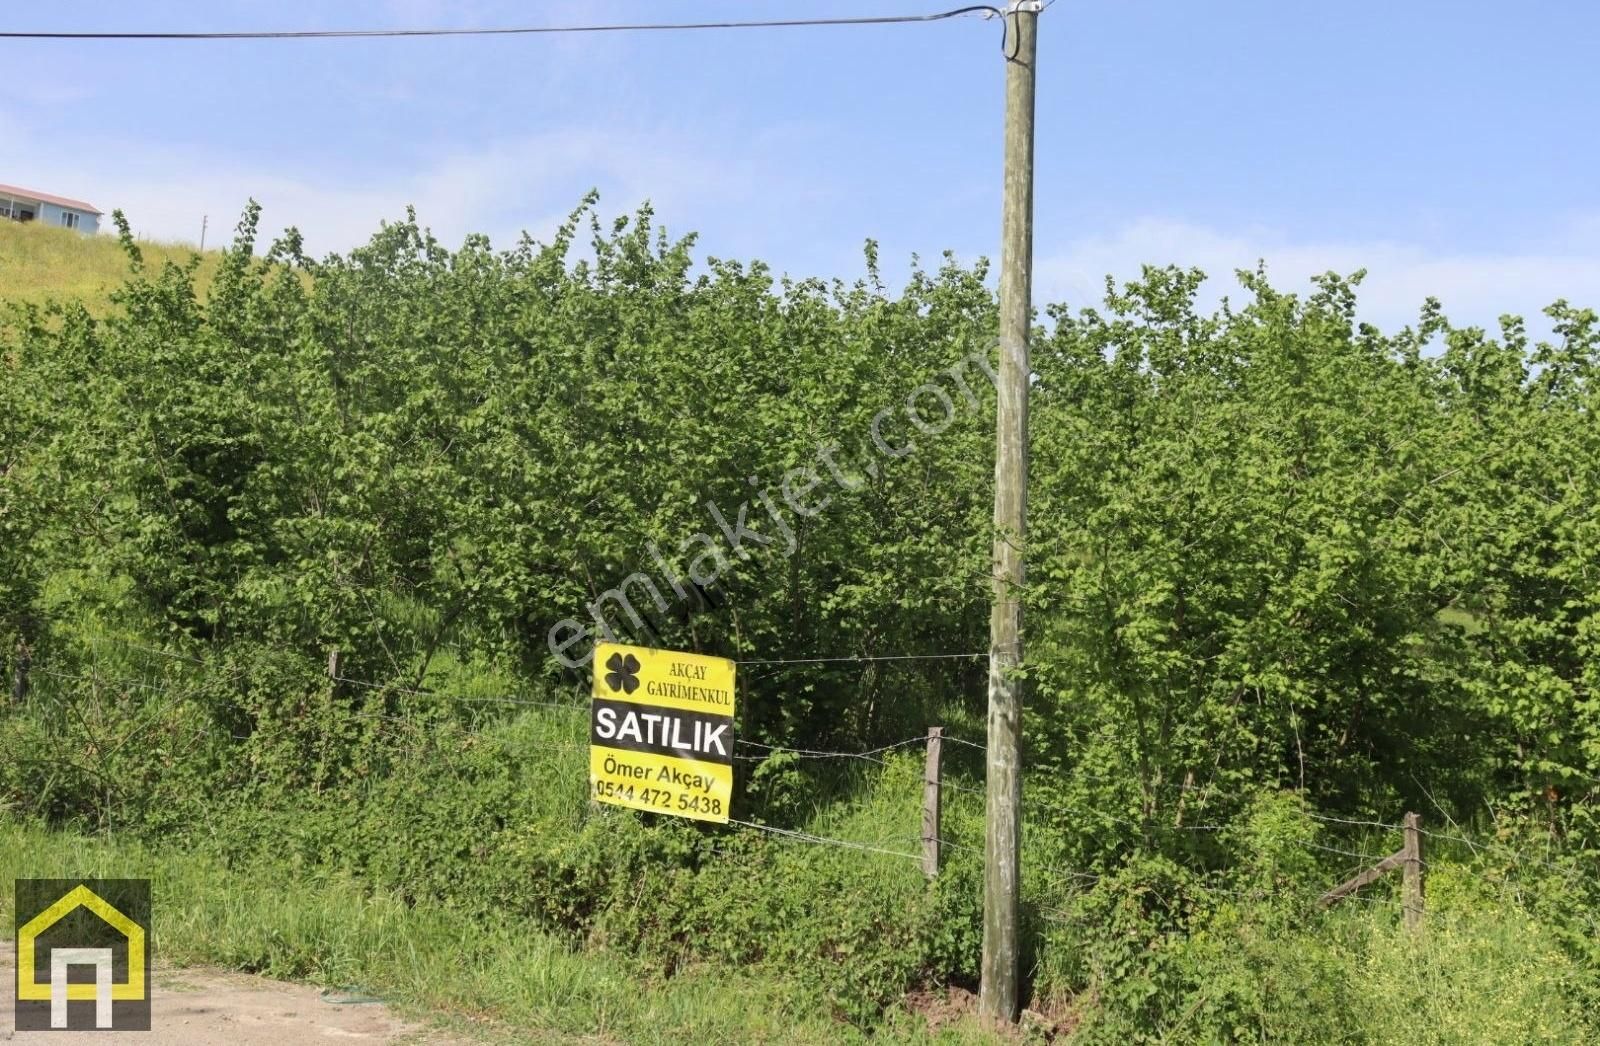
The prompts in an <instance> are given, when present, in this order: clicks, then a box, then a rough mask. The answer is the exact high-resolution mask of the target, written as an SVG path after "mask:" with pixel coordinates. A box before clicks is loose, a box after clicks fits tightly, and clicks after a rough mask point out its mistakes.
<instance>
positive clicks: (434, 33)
mask: <svg viewBox="0 0 1600 1046" xmlns="http://www.w3.org/2000/svg"><path fill="white" fill-rule="evenodd" d="M976 14H981V15H983V16H984V17H985V18H994V17H997V16H1000V15H1003V14H1005V12H1004V11H1003V10H1002V9H1000V8H998V7H991V6H990V5H988V4H972V5H969V6H967V7H958V8H955V9H954V10H950V11H939V12H935V13H933V14H917V15H877V16H863V17H856V18H785V19H764V20H759V21H743V22H655V23H630V24H611V25H550V26H501V27H497V28H494V27H492V28H481V29H296V30H240V31H236V32H114V31H103V32H46V31H6V32H0V39H7V40H335V39H354V38H362V39H373V38H383V37H439V36H534V35H545V34H557V33H634V32H657V31H680V30H694V29H792V28H803V27H813V26H817V27H829V26H870V25H911V24H918V23H928V22H942V21H945V20H946V19H950V18H959V17H961V16H963V15H976Z"/></svg>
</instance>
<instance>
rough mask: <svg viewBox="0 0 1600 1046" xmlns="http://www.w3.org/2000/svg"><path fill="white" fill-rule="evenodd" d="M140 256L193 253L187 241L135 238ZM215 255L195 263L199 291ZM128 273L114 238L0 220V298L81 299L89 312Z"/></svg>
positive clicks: (156, 258)
mask: <svg viewBox="0 0 1600 1046" xmlns="http://www.w3.org/2000/svg"><path fill="white" fill-rule="evenodd" d="M139 247H140V249H141V250H142V251H144V256H145V260H146V261H147V262H149V263H150V264H151V265H155V266H159V265H161V263H163V262H166V261H173V262H182V261H185V260H187V259H189V258H192V257H193V256H194V255H195V253H196V252H195V250H194V248H193V247H190V246H188V245H187V244H178V243H158V242H155V241H149V240H141V241H139ZM218 257H219V255H218V253H217V252H215V251H207V252H206V255H205V258H204V260H203V261H202V262H201V264H200V271H199V273H198V283H199V287H200V290H201V291H202V293H203V292H204V290H205V288H206V287H207V286H208V285H209V284H210V282H211V276H212V273H214V272H215V271H216V265H217V258H218ZM127 277H128V259H127V256H126V255H124V254H123V253H122V247H121V245H120V244H118V243H117V239H116V237H115V236H108V235H100V236H81V235H79V234H78V233H75V232H72V231H70V230H68V229H56V228H51V227H50V226H48V225H41V224H39V223H38V222H29V223H27V224H22V223H19V222H9V221H0V301H5V302H28V303H32V304H42V303H44V302H45V301H48V300H50V299H52V298H54V299H57V300H68V301H81V302H83V303H84V304H85V305H86V306H88V308H89V310H90V311H91V312H96V313H98V312H101V311H103V310H104V309H105V308H106V307H107V306H108V305H109V304H110V295H111V292H112V291H113V290H114V289H115V288H117V287H118V286H120V285H121V284H122V282H123V281H124V280H126V279H127Z"/></svg>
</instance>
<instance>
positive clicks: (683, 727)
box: [589, 643, 734, 823]
mask: <svg viewBox="0 0 1600 1046" xmlns="http://www.w3.org/2000/svg"><path fill="white" fill-rule="evenodd" d="M733 674H734V664H733V662H732V661H728V660H725V659H723V658H720V657H706V656H705V655H703V654H685V653H680V652H678V651H674V650H650V649H648V648H646V647H636V646H622V645H620V644H617V643H601V644H599V645H598V646H596V648H595V655H594V691H593V699H594V700H593V706H592V709H591V712H590V720H589V795H590V796H591V797H592V798H593V799H595V800H596V801H597V802H602V803H612V804H615V805H617V806H628V807H632V808H633V809H635V810H649V811H651V812H653V813H658V814H674V815H676V816H678V817H693V818H695V819H697V820H701V821H718V822H721V823H727V820H728V804H729V801H730V800H731V799H732V798H733Z"/></svg>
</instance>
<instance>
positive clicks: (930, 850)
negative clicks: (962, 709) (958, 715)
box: [922, 726, 944, 879]
mask: <svg viewBox="0 0 1600 1046" xmlns="http://www.w3.org/2000/svg"><path fill="white" fill-rule="evenodd" d="M943 747H944V727H942V726H930V727H928V755H927V763H926V764H925V766H924V769H923V773H922V873H923V874H924V875H926V876H927V877H928V878H930V879H931V878H933V877H934V876H936V875H938V874H939V798H940V797H939V790H940V786H941V784H942V782H943V777H942V774H941V771H940V768H939V756H940V750H941V749H942V748H943Z"/></svg>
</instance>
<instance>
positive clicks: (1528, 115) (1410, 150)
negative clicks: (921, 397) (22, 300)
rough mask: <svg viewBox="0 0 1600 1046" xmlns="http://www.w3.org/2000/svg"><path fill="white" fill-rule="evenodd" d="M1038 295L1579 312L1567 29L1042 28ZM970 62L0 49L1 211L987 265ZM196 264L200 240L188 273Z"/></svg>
mask: <svg viewBox="0 0 1600 1046" xmlns="http://www.w3.org/2000/svg"><path fill="white" fill-rule="evenodd" d="M944 6H955V5H954V4H946V3H945V2H944V0H837V2H835V0H809V2H807V0H743V2H728V0H588V2H580V0H570V2H569V0H559V2H558V0H548V2H523V3H509V2H506V3H502V2H490V0H484V2H473V0H469V2H465V3H443V2H436V0H351V2H344V3H337V4H334V3H312V2H309V0H277V2H273V3H266V2H248V0H214V2H211V3H208V4H205V5H198V4H193V3H176V2H168V0H155V2H144V3H133V4H128V3H119V4H111V3H103V4H102V3H88V2H83V0H57V2H56V3H53V4H51V5H38V6H30V7H29V8H28V9H27V10H26V12H25V16H19V19H18V24H17V28H40V29H106V28H111V29H129V30H146V29H190V30H192V29H271V28H336V27H349V26H362V27H368V26H396V27H400V26H419V25H450V26H487V25H507V24H539V23H548V24H558V23H571V22H595V21H626V20H680V19H691V20H698V19H704V18H715V17H723V16H726V17H757V16H761V17H788V16H796V15H800V16H811V15H817V16H828V15H856V14H877V13H905V12H921V11H932V10H938V9H940V8H942V7H944ZM1040 47H1041V60H1040V87H1039V164H1038V226H1037V227H1038V240H1037V252H1038V294H1037V297H1038V298H1039V299H1040V300H1041V301H1048V300H1066V301H1068V302H1071V303H1072V304H1075V305H1079V304H1088V303H1091V302H1092V301H1093V300H1094V299H1095V298H1097V297H1098V289H1099V285H1100V282H1101V278H1102V277H1103V276H1104V275H1105V274H1106V273H1112V274H1115V275H1118V276H1127V275H1131V274H1134V273H1136V272H1137V269H1138V265H1139V264H1140V263H1141V262H1152V263H1167V262H1178V263H1184V264H1198V265H1200V266H1202V267H1203V268H1205V269H1206V270H1207V271H1208V272H1210V273H1211V274H1212V276H1213V281H1212V287H1213V288H1214V291H1215V293H1226V292H1228V291H1229V290H1230V289H1231V288H1232V286H1233V284H1232V278H1231V275H1230V273H1231V270H1232V269H1233V268H1235V267H1239V266H1247V267H1248V266H1253V265H1254V264H1255V261H1256V259H1258V258H1264V259H1265V260H1266V262H1267V265H1268V269H1269V271H1270V272H1271V273H1272V274H1273V276H1274V279H1275V281H1276V282H1279V283H1280V284H1282V285H1285V286H1289V287H1303V286H1304V285H1305V280H1306V279H1307V278H1308V277H1309V276H1310V275H1311V274H1313V273H1316V272H1321V271H1325V270H1328V269H1335V270H1340V271H1349V270H1352V269H1355V268H1358V267H1365V268H1367V269H1368V270H1370V275H1369V277H1368V281H1367V284H1366V286H1367V291H1366V294H1365V301H1366V304H1365V306H1364V309H1365V313H1366V315H1367V316H1368V317H1369V318H1371V319H1373V320H1375V321H1377V322H1380V323H1383V324H1385V325H1387V326H1398V325H1399V324H1403V323H1405V322H1408V321H1409V320H1411V319H1412V318H1413V317H1414V316H1415V314H1416V309H1417V307H1418V305H1419V304H1420V302H1421V300H1422V298H1423V296H1425V295H1427V294H1435V295H1438V296H1440V297H1441V298H1443V299H1444V301H1445V304H1446V308H1447V311H1448V312H1449V313H1450V314H1451V315H1452V316H1453V317H1454V318H1456V319H1457V321H1458V322H1474V323H1483V324H1492V323H1493V322H1494V320H1495V317H1496V316H1498V315H1499V314H1500V313H1502V312H1508V311H1510V312H1521V313H1524V314H1528V315H1530V316H1532V315H1533V314H1535V313H1537V311H1538V310H1539V309H1540V308H1541V307H1542V306H1543V305H1545V304H1547V303H1548V302H1549V301H1550V300H1552V299H1554V298H1556V297H1567V298H1569V299H1572V300H1574V301H1577V302H1580V303H1583V304H1588V305H1595V306H1600V178H1597V177H1596V176H1595V172H1596V170H1600V137H1597V135H1596V133H1595V131H1596V127H1597V125H1600V121H1597V119H1596V116H1595V113H1596V106H1597V102H1600V63H1597V62H1595V61H1594V55H1595V54H1596V53H1597V50H1600V4H1593V3H1590V2H1587V0H1584V2H1580V0H1568V2H1563V3H1558V2H1553V0H1551V2H1543V3H1530V4H1524V5H1510V4H1506V3H1504V2H1503V0H1500V2H1495V3H1491V2H1475V0H1454V2H1432V0H1410V2H1408V3H1404V4H1396V3H1378V2H1364V0H1345V2H1343V3H1339V4H1316V5H1313V4H1302V3H1290V2H1284V0H1276V2H1266V0H1209V2H1204V3H1200V2H1195V0H1146V2H1140V3H1130V2H1114V0H1059V2H1058V3H1056V4H1055V5H1054V7H1053V8H1052V9H1051V10H1050V11H1048V12H1047V13H1046V14H1045V15H1044V17H1043V19H1042V23H1041V41H1040ZM1002 77H1003V70H1002V62H1001V57H1000V50H999V28H998V26H997V25H996V24H995V23H993V22H985V21H982V20H980V19H976V18H966V19H959V20H954V21H950V22H944V23H939V24H936V25H928V26H896V27H887V28H852V29H806V30H793V29H790V30H772V31H752V32H723V33H709V32H707V33H688V34H642V35H632V36H621V35H607V36H575V37H520V38H499V39H483V38H473V39H445V40H438V39H434V40H374V41H352V40H342V41H309V42H221V43H176V42H171V43H126V42H92V43H58V42H32V41H29V42H19V41H0V182H9V183H13V184H20V185H26V186H31V187H34V188H39V189H43V190H46V191H52V192H56V193H60V194H64V195H69V196H77V197H83V198H86V199H89V200H91V201H92V202H94V203H96V204H98V205H99V206H101V207H102V208H105V209H107V210H109V209H110V208H112V207H118V206H120V207H122V208H124V209H125V210H126V211H127V212H128V213H129V216H130V218H131V219H132V221H133V223H134V225H135V227H136V228H137V229H138V230H139V231H141V232H142V233H145V234H148V235H151V236H155V237H158V238H166V239H190V240H193V239H196V238H197V237H198V235H199V227H200V220H201V216H202V215H203V214H209V215H210V221H211V229H212V236H213V237H215V236H216V235H217V233H218V230H219V229H226V228H227V227H229V226H231V224H232V223H233V221H234V220H235V219H236V217H237V214H238V212H239V209H240V207H241V206H242V205H243V203H244V201H245V200H246V198H248V197H250V196H254V197H256V198H257V199H259V200H261V201H262V203H263V204H264V205H265V207H266V213H265V222H266V224H267V226H268V228H271V229H276V228H279V227H282V226H284V225H289V224H294V225H297V226H299V227H300V228H301V230H302V231H303V232H304V233H305V234H306V236H307V239H308V241H309V243H310V244H311V246H312V247H313V248H315V249H318V250H331V249H341V248H346V247H349V246H352V245H353V244H355V243H357V242H359V241H360V240H362V239H364V238H365V237H366V235H368V234H369V233H370V232H371V231H372V230H373V229H374V228H376V226H377V224H378V222H379V221H380V220H382V219H384V218H386V217H394V216H397V215H399V214H400V213H402V211H403V208H404V207H405V205H406V204H408V203H413V204H415V205H416V206H417V207H418V210H419V214H420V217H421V218H422V219H423V221H424V222H426V223H428V224H429V225H431V226H432V227H433V228H434V229H435V231H436V232H437V233H439V234H440V235H441V237H443V238H444V239H445V240H446V241H447V242H459V240H460V238H461V237H462V236H463V235H464V234H466V233H467V232H469V231H482V232H487V233H489V234H490V235H491V236H492V237H493V238H494V239H495V241H496V242H497V243H502V244H509V242H510V241H511V239H512V238H513V237H514V236H515V235H516V233H517V232H518V231H519V230H521V229H528V230H530V231H532V232H533V233H535V234H536V235H538V234H540V233H547V232H548V230H549V229H550V228H551V227H552V225H553V223H554V222H555V221H557V220H559V218H560V217H561V216H563V215H565V214H566V213H567V212H568V211H569V210H570V209H571V208H572V206H573V205H574V204H575V203H576V202H577V200H578V199H579V197H580V196H581V195H582V193H583V192H584V191H585V190H586V189H588V188H590V187H591V186H593V187H598V188H599V189H600V191H601V193H602V197H603V204H604V207H605V208H606V209H607V210H608V211H619V210H628V209H631V208H632V207H634V206H635V205H636V204H637V203H638V202H639V201H641V200H643V199H645V198H650V199H652V200H653V201H654V203H655V205H656V208H657V211H658V214H659V215H660V217H661V218H662V220H664V221H665V222H666V223H667V225H668V226H669V228H671V229H673V230H674V231H689V230H694V231H698V232H699V233H700V235H701V248H700V249H701V251H702V253H704V254H713V255H720V256H728V257H740V258H752V257H759V258H763V259H766V260H768V261H769V262H771V263H772V264H773V265H774V266H775V267H777V268H778V269H780V270H782V271H787V272H791V273H795V274H805V275H810V274H821V275H844V276H853V275H856V274H858V273H859V271H860V267H861V263H860V256H861V255H860V247H861V243H862V241H863V240H864V239H865V238H867V237H869V236H870V237H873V238H876V239H878V240H880V241H881V243H882V244H883V251H884V257H885V259H886V260H887V261H889V262H892V263H894V264H895V265H897V266H901V267H903V265H904V262H905V260H906V259H907V258H909V256H910V254H911V253H912V252H919V253H921V254H922V255H923V256H924V257H926V258H936V257H937V255H938V254H939V252H940V251H942V250H944V249H947V248H948V249H952V250H955V251H956V252H957V253H958V254H959V255H961V256H962V257H964V258H969V259H970V258H973V257H976V256H977V255H980V254H992V253H993V251H994V250H995V243H996V236H997V228H998V217H999V172H1000V129H1001V106H1002V96H1001V87H1002ZM213 242H215V241H214V240H213Z"/></svg>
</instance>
